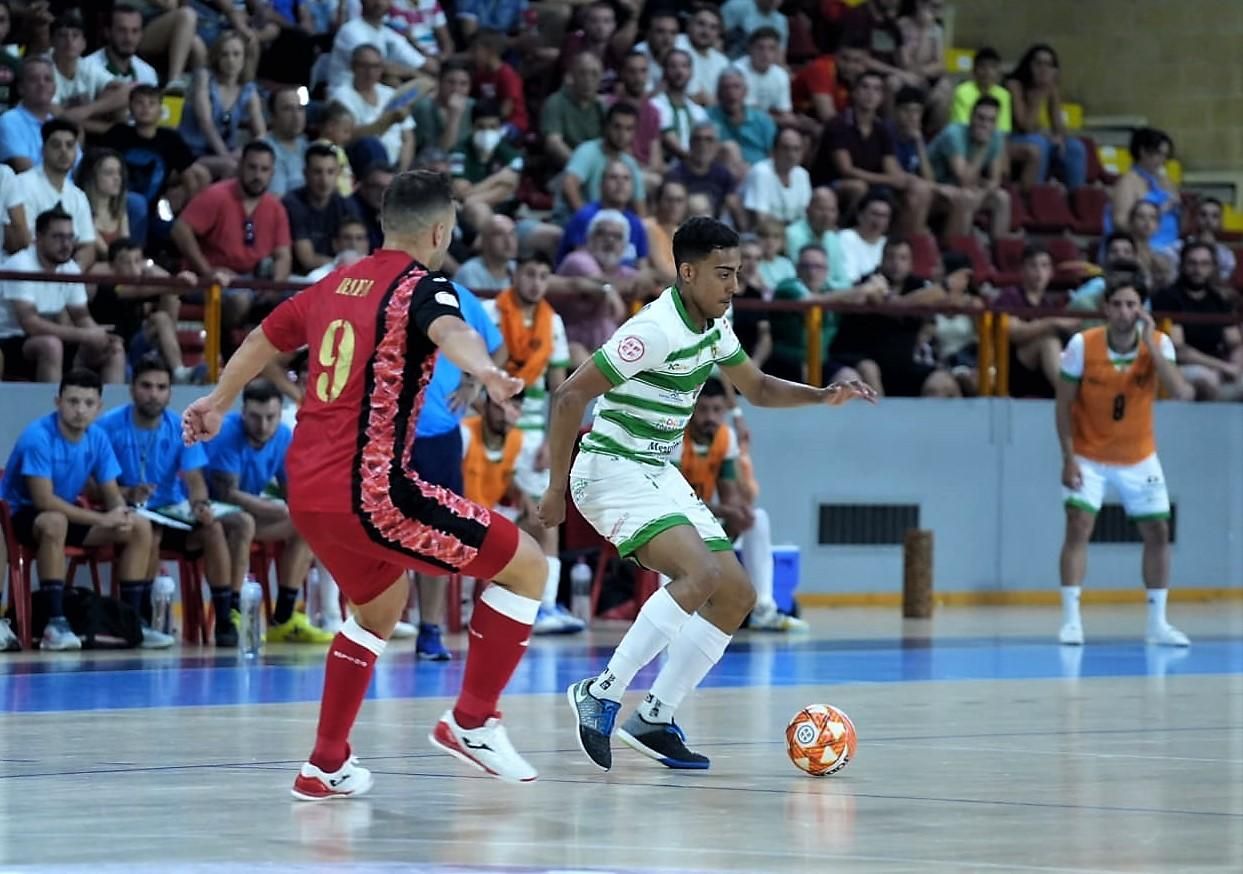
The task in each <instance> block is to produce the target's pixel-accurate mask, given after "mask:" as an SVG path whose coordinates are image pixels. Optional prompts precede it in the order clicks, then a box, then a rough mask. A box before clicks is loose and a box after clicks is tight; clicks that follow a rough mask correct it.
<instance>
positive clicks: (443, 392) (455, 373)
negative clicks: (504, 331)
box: [414, 282, 504, 439]
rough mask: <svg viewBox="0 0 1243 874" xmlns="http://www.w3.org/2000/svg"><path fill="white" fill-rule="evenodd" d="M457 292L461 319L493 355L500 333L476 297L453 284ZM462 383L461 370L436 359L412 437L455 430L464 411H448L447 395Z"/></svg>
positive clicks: (439, 357) (498, 345)
mask: <svg viewBox="0 0 1243 874" xmlns="http://www.w3.org/2000/svg"><path fill="white" fill-rule="evenodd" d="M453 287H454V288H455V289H457V295H458V300H459V301H460V302H461V304H462V318H464V319H465V320H466V324H468V325H470V326H471V327H472V328H474V329H475V330H476V331H478V332H479V336H481V337H483V342H484V344H485V345H486V346H487V347H488V352H495V351H496V350H497V349H499V348H501V343H502V342H504V341H503V340H502V338H501V332H500V331H499V330H497V327H496V325H494V324H493V323H492V320H491V319H490V318H488V314H487V313H486V312H485V311H484V309H483V304H481V303H480V302H479V298H477V297H475V296H474V295H473V294H471V293H470V291H469V290H468V289H467V288H465V287H464V286H461V285H459V284H458V283H456V282H455V283H453ZM461 382H462V371H461V369H460V368H459V367H458V366H457V365H456V364H454V363H453V362H452V361H450V360H449V359H448V358H446V357H445V356H444V355H437V356H436V369H435V370H433V371H432V381H431V382H429V383H428V384H427V394H426V395H424V396H423V410H422V412H420V413H419V423H418V425H417V426H416V427H415V429H414V436H415V438H416V439H417V438H419V437H439V436H440V435H441V434H447V433H448V432H450V431H456V430H457V427H458V424H459V423H460V422H461V421H462V419H463V418H464V417H465V416H466V413H467V412H468V411H467V410H463V411H462V412H460V413H455V412H454V411H453V410H450V409H449V395H451V394H453V393H454V392H455V391H457V387H458V386H459V385H460V384H461Z"/></svg>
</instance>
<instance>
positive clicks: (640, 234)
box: [556, 200, 647, 267]
mask: <svg viewBox="0 0 1243 874" xmlns="http://www.w3.org/2000/svg"><path fill="white" fill-rule="evenodd" d="M603 208H604V207H603V206H601V204H600V201H598V200H597V201H595V202H594V203H588V204H585V205H584V206H583V208H582V209H580V210H579V211H578V212H576V213H574V216H573V218H571V219H570V220H569V222H567V223H566V226H565V230H564V232H563V233H562V234H561V245H560V246H558V247H557V258H556V261H557V263H558V264H560V263H561V262H562V261H564V260H565V256H566V255H568V254H570V253H571V252H573V251H574V250H575V249H577V248H578V247H579V246H581V245H583V244H584V243H586V242H587V226H588V225H590V224H591V220H592V219H593V218H595V217H596V213H598V212H599V211H600V210H601V209H603ZM618 212H620V213H621V214H622V215H624V216H625V217H626V223H627V224H629V225H630V245H629V246H627V247H626V254H625V255H623V256H622V263H623V264H625V265H626V266H627V267H634V266H635V262H636V261H638V260H639V259H640V258H646V257H647V230H646V229H644V227H643V219H641V218H639V217H638V216H637V215H635V214H634V213H633V212H631V211H630V210H628V209H622V210H618Z"/></svg>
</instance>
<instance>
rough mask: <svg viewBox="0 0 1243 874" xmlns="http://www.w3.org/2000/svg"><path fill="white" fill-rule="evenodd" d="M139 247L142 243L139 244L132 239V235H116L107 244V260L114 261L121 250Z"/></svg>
mask: <svg viewBox="0 0 1243 874" xmlns="http://www.w3.org/2000/svg"><path fill="white" fill-rule="evenodd" d="M141 248H142V244H140V243H139V242H138V241H137V240H135V239H133V238H132V237H117V238H116V239H115V240H113V241H112V242H111V243H109V244H108V261H109V262H112V261H115V260H116V259H117V256H118V255H120V254H121V253H122V252H126V251H129V250H130V249H141Z"/></svg>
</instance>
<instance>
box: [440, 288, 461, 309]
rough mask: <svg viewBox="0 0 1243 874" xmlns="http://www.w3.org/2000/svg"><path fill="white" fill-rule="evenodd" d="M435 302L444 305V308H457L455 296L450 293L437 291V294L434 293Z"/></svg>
mask: <svg viewBox="0 0 1243 874" xmlns="http://www.w3.org/2000/svg"><path fill="white" fill-rule="evenodd" d="M436 302H437V303H441V304H444V305H445V306H447V307H456V306H458V302H457V295H455V294H454V293H453V292H451V291H438V292H436Z"/></svg>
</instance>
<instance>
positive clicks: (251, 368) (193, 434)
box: [181, 328, 280, 445]
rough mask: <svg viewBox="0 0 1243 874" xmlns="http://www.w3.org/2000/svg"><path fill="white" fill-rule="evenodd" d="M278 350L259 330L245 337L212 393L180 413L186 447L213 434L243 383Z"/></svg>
mask: <svg viewBox="0 0 1243 874" xmlns="http://www.w3.org/2000/svg"><path fill="white" fill-rule="evenodd" d="M279 351H280V350H279V349H277V348H276V347H275V346H274V345H272V341H271V340H269V339H268V336H267V334H265V333H263V328H255V329H254V330H253V331H251V332H250V333H249V334H248V335H246V340H245V342H243V343H242V345H241V346H240V347H239V348H238V350H237V351H236V352H234V353H233V357H232V358H230V359H229V363H228V364H226V365H225V367H224V371H223V372H221V374H220V381H219V382H217V383H216V387H215V388H214V389H212V393H211V394H209V395H207V396H206V397H202V398H199V399H198V400H197V401H195V402H194V403H192V404H190V406H188V407H186V411H185V412H184V413H182V414H181V434H182V438H183V439H184V440H185V442H186V445H189V444H191V443H196V442H198V441H199V440H210V439H211V438H212V437H214V436H215V435H216V432H217V431H219V430H220V423H221V421H222V420H223V418H224V414H225V413H226V412H228V410H229V408H230V407H232V406H233V402H234V401H235V400H237V396H238V395H239V394H241V393H242V389H244V388H245V387H246V383H248V382H250V381H251V380H252V379H254V378H255V377H256V376H258V375H259V372H260V371H261V370H263V368H264V367H266V366H267V364H268V362H269V361H271V360H272V359H273V358H275V357H276V353H277V352H279Z"/></svg>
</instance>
